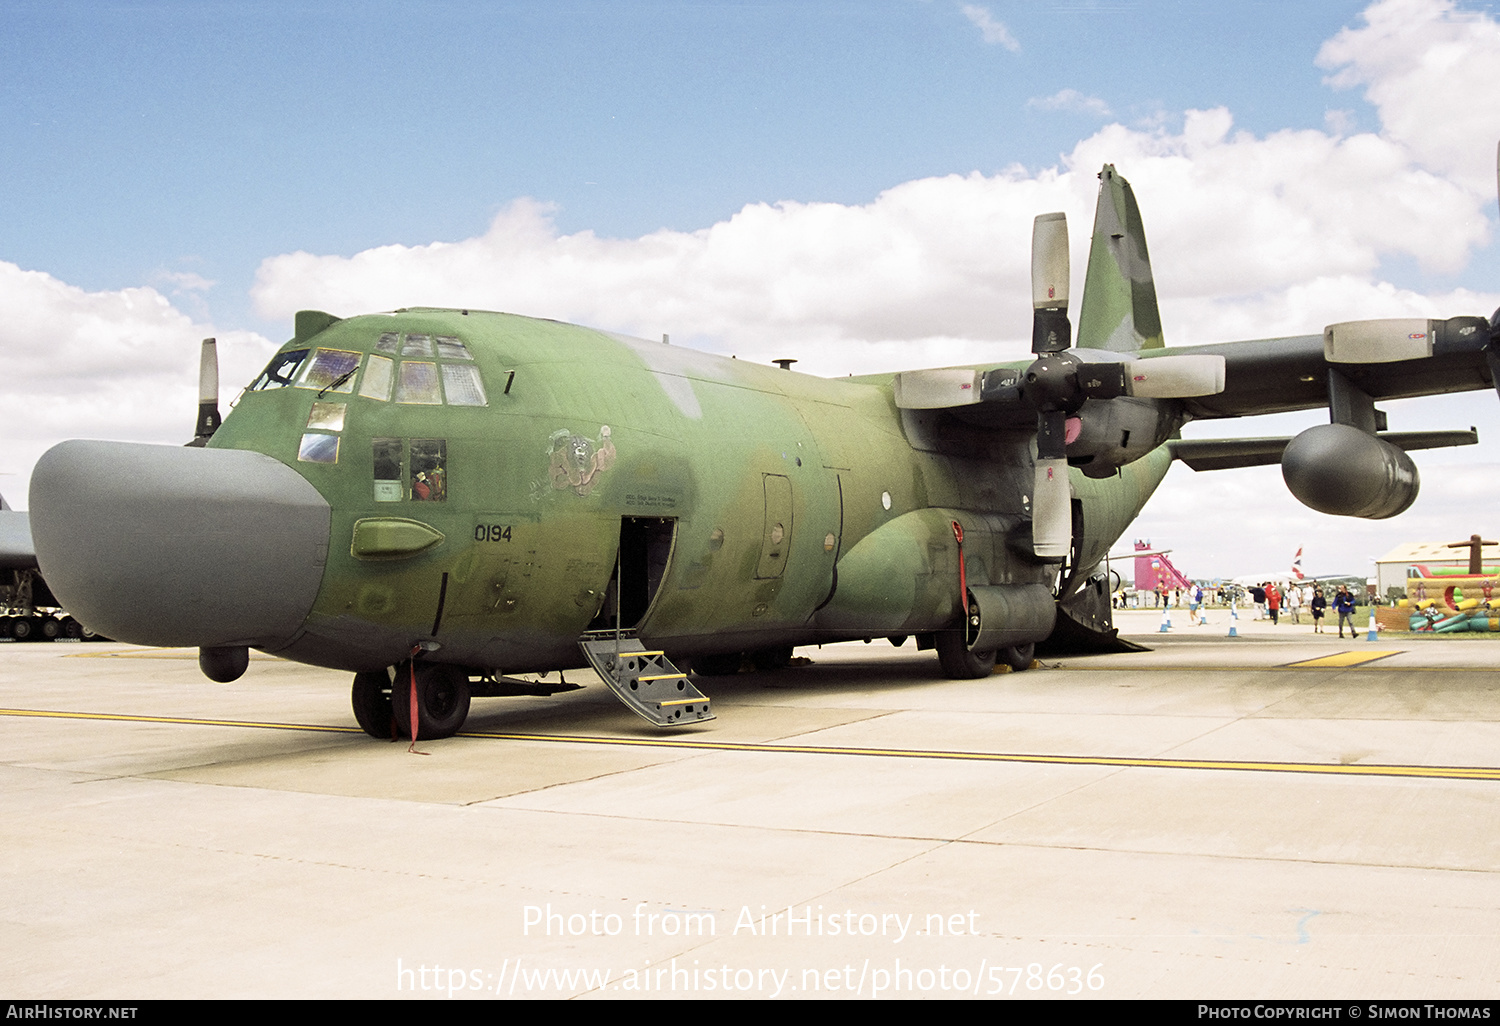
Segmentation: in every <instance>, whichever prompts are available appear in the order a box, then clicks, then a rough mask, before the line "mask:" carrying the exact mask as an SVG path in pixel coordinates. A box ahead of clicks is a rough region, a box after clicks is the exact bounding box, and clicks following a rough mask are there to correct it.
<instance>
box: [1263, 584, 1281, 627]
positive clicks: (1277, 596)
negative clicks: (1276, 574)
mask: <svg viewBox="0 0 1500 1026" xmlns="http://www.w3.org/2000/svg"><path fill="white" fill-rule="evenodd" d="M1266 612H1267V613H1269V614H1270V615H1271V623H1272V624H1273V625H1275V624H1277V623H1280V622H1281V621H1280V620H1278V619H1277V614H1279V613H1280V612H1281V592H1280V591H1279V590H1277V588H1276V582H1275V581H1267V582H1266Z"/></svg>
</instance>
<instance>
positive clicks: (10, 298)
mask: <svg viewBox="0 0 1500 1026" xmlns="http://www.w3.org/2000/svg"><path fill="white" fill-rule="evenodd" d="M215 334H216V333H215V331H214V329H213V328H212V327H211V326H208V325H204V324H199V323H195V322H194V321H193V320H192V318H190V317H188V316H187V315H186V314H184V313H183V312H182V311H180V310H178V309H176V308H175V307H174V306H173V305H172V304H171V303H170V302H169V301H168V300H167V298H166V297H165V296H163V295H162V294H161V293H159V292H157V291H156V290H155V289H152V288H130V289H120V290H117V291H106V292H87V291H85V290H83V289H80V288H78V287H77V286H73V285H68V284H67V283H65V282H62V281H59V280H57V279H56V278H54V277H52V276H51V275H48V274H43V273H42V272H40V271H26V270H22V269H21V268H20V267H17V266H16V265H15V264H10V263H3V262H0V353H3V354H5V369H6V372H5V374H4V376H3V377H0V409H3V410H4V411H5V418H6V447H5V455H4V459H3V461H0V472H3V473H4V474H5V475H6V476H4V477H0V493H7V494H6V498H7V500H8V501H10V502H11V504H12V505H16V506H24V505H25V499H26V497H25V495H24V494H22V489H24V487H25V483H26V479H27V477H28V476H29V474H30V472H31V466H32V464H34V463H35V462H36V460H37V457H39V456H40V455H41V454H42V453H43V452H44V451H46V449H47V448H49V447H50V446H51V445H52V444H53V443H55V442H56V441H58V440H60V439H63V438H113V439H122V440H132V441H143V442H176V443H179V444H180V443H183V442H186V441H187V440H188V439H189V438H191V437H192V434H193V422H194V420H195V418H196V415H197V412H198V350H199V345H200V343H201V341H202V339H203V338H205V337H209V336H214V335H215ZM216 337H218V339H219V351H220V360H221V362H222V368H221V369H222V373H223V378H224V380H225V381H227V382H232V381H240V380H249V378H250V376H251V375H252V374H254V373H255V370H258V369H259V368H260V366H262V365H263V364H264V362H265V361H266V359H268V358H269V355H270V353H271V352H272V351H274V350H273V346H272V344H271V343H270V342H269V341H267V340H266V339H264V338H262V337H260V336H259V335H256V334H254V333H251V332H244V331H230V332H219V333H217V336H216ZM225 398H226V401H227V398H228V397H225Z"/></svg>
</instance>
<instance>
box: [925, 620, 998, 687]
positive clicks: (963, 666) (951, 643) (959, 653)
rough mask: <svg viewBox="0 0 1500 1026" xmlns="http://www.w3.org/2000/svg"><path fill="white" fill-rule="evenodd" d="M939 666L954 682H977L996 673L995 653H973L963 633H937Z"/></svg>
mask: <svg viewBox="0 0 1500 1026" xmlns="http://www.w3.org/2000/svg"><path fill="white" fill-rule="evenodd" d="M937 654H938V664H939V665H941V666H942V668H943V673H944V675H945V676H948V677H951V678H952V679H953V680H975V679H977V678H979V677H988V676H989V675H990V674H992V673H994V672H995V653H994V652H971V651H969V647H968V646H967V645H965V644H964V635H963V632H962V631H938V632H937Z"/></svg>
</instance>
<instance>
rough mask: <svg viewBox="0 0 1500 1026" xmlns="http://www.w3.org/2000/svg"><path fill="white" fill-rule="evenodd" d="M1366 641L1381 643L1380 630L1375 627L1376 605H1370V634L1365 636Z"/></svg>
mask: <svg viewBox="0 0 1500 1026" xmlns="http://www.w3.org/2000/svg"><path fill="white" fill-rule="evenodd" d="M1365 640H1366V641H1379V640H1380V629H1379V628H1378V627H1376V626H1375V603H1373V602H1371V603H1370V633H1369V634H1366V635H1365Z"/></svg>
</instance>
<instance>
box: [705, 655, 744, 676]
mask: <svg viewBox="0 0 1500 1026" xmlns="http://www.w3.org/2000/svg"><path fill="white" fill-rule="evenodd" d="M744 659H745V654H744V653H743V652H715V653H712V654H711V655H695V656H693V672H694V673H696V674H700V675H701V676H704V677H728V676H730V675H731V674H735V673H739V672H740V663H742V662H743V661H744Z"/></svg>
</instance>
